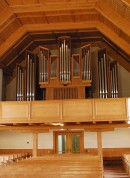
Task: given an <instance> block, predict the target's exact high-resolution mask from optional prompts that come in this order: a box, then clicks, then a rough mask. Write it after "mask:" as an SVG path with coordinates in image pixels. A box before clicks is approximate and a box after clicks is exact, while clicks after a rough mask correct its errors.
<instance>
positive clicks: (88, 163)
mask: <svg viewBox="0 0 130 178" xmlns="http://www.w3.org/2000/svg"><path fill="white" fill-rule="evenodd" d="M13 170H15V171H13ZM21 175H24V178H27V177H29V178H36V177H40V178H41V177H44V178H52V177H53V178H71V177H72V178H91V177H92V178H102V177H103V169H102V165H101V159H100V157H99V156H88V155H48V156H43V157H37V158H29V159H26V160H21V161H19V162H15V163H14V164H10V165H8V166H6V167H4V169H2V170H1V171H0V176H5V178H9V177H14V178H15V177H17V178H19V177H20V176H21Z"/></svg>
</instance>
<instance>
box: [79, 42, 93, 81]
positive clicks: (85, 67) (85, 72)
mask: <svg viewBox="0 0 130 178" xmlns="http://www.w3.org/2000/svg"><path fill="white" fill-rule="evenodd" d="M81 60H82V80H91V65H90V62H91V56H90V45H86V46H83V47H82V48H81Z"/></svg>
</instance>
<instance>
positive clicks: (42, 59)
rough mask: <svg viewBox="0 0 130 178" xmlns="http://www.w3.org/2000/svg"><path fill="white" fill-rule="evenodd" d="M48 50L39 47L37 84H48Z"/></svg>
mask: <svg viewBox="0 0 130 178" xmlns="http://www.w3.org/2000/svg"><path fill="white" fill-rule="evenodd" d="M48 61H49V50H48V49H47V48H43V47H39V82H48Z"/></svg>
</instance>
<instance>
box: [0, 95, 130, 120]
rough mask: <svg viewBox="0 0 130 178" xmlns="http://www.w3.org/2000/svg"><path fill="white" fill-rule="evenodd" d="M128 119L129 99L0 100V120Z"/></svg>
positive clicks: (129, 111)
mask: <svg viewBox="0 0 130 178" xmlns="http://www.w3.org/2000/svg"><path fill="white" fill-rule="evenodd" d="M128 120H130V98H114V99H112V98H111V99H77V100H75V99H74V100H52V101H50V100H49V101H47V100H46V101H5V102H0V123H50V122H98V121H110V122H111V121H128Z"/></svg>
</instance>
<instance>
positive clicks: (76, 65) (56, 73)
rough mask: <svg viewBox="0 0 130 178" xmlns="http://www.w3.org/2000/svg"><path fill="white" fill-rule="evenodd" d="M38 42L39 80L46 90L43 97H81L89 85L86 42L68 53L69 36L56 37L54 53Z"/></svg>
mask: <svg viewBox="0 0 130 178" xmlns="http://www.w3.org/2000/svg"><path fill="white" fill-rule="evenodd" d="M49 53H50V52H49V49H47V48H44V47H41V46H39V84H40V88H44V89H45V91H46V94H45V95H46V99H47V100H51V99H77V98H85V97H86V96H85V88H86V87H90V86H91V79H92V77H91V51H90V45H86V46H83V47H81V48H80V54H72V52H71V38H70V37H69V36H63V37H59V38H58V55H49Z"/></svg>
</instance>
